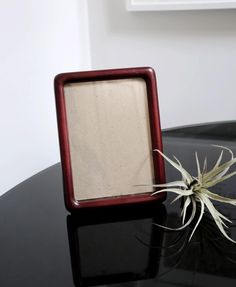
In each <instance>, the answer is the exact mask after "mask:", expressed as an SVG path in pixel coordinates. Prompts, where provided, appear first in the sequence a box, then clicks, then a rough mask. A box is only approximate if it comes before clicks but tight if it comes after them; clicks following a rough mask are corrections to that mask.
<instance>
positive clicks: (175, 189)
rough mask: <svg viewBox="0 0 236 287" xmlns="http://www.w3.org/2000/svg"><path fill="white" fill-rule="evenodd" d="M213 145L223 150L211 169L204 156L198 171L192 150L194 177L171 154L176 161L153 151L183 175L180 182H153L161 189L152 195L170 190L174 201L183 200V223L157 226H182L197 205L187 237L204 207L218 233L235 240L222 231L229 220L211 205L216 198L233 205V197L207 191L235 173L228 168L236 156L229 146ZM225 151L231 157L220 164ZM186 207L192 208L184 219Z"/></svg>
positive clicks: (234, 203) (235, 203)
mask: <svg viewBox="0 0 236 287" xmlns="http://www.w3.org/2000/svg"><path fill="white" fill-rule="evenodd" d="M214 146H215V147H218V148H221V149H222V150H221V153H220V156H219V158H218V159H217V161H216V163H215V165H214V167H213V168H212V169H211V170H210V171H207V167H206V166H207V164H206V163H207V161H206V159H205V161H204V164H203V168H202V170H201V168H200V164H199V160H198V155H197V153H195V157H196V165H197V176H196V177H195V176H192V175H190V174H189V173H188V172H187V171H186V170H185V169H184V168H183V166H182V164H181V163H180V161H179V160H178V159H177V158H176V157H174V158H175V161H173V160H171V159H170V158H168V157H167V156H166V155H164V154H163V153H162V152H161V151H159V150H154V151H156V152H158V153H159V154H161V156H163V157H164V158H165V159H166V160H167V161H168V162H169V163H170V164H171V165H172V166H173V167H174V168H175V169H177V170H178V171H179V172H180V173H181V175H182V180H180V181H173V182H170V183H166V184H155V185H153V186H154V187H158V188H163V189H160V190H158V191H156V192H154V193H153V194H152V195H155V194H158V193H161V192H171V193H175V194H177V196H176V197H175V199H174V200H173V201H172V202H175V201H177V200H178V199H182V200H183V205H182V210H181V217H182V225H181V226H180V227H178V228H170V227H167V226H163V225H159V226H160V227H163V228H165V229H167V230H181V229H184V228H185V227H187V226H188V225H189V224H190V223H191V222H192V221H193V220H194V218H195V216H196V214H197V213H196V211H197V205H200V214H199V216H198V218H197V221H196V224H195V226H194V228H193V231H192V233H191V235H190V238H189V240H191V238H192V236H193V234H194V232H195V230H196V228H197V227H198V225H199V223H200V221H201V219H202V217H203V214H204V211H205V208H207V209H208V211H209V212H210V214H211V216H212V218H213V219H214V221H215V223H216V225H217V226H218V228H219V230H220V231H221V233H222V234H223V235H224V236H225V237H226V238H227V239H228V240H230V241H232V242H234V243H236V241H235V240H233V239H232V238H230V237H229V236H228V235H227V233H226V231H225V228H227V227H228V226H227V225H226V223H225V222H229V223H232V222H231V220H230V219H228V218H227V217H225V216H224V215H223V214H222V213H220V212H219V211H218V210H217V209H216V208H215V207H214V205H213V203H212V201H211V200H213V201H218V202H221V203H228V204H232V205H236V199H231V198H227V197H224V196H221V195H218V194H215V193H213V192H212V191H210V190H209V188H211V187H213V186H215V185H216V184H218V183H220V182H223V181H224V180H226V179H229V178H230V177H232V176H234V175H236V171H233V172H230V173H228V172H229V169H230V167H231V166H232V165H233V164H234V163H236V157H234V154H233V152H232V151H231V150H230V149H229V148H226V147H223V146H216V145H214ZM224 151H227V152H228V153H229V154H230V160H228V161H226V162H223V163H222V157H223V153H224ZM189 207H192V210H191V214H190V216H189V218H188V219H187V220H186V213H187V209H188V208H189Z"/></svg>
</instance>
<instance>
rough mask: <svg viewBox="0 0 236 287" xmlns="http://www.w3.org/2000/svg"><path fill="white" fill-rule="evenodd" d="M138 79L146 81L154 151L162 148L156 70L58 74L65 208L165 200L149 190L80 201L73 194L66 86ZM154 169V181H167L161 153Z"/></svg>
mask: <svg viewBox="0 0 236 287" xmlns="http://www.w3.org/2000/svg"><path fill="white" fill-rule="evenodd" d="M136 78H141V79H143V80H144V81H145V83H146V91H147V102H148V111H149V123H150V133H151V145H152V150H153V149H159V150H162V136H161V128H160V116H159V107H158V98H157V87H156V77H155V72H154V70H153V69H152V68H149V67H147V68H126V69H113V70H100V71H87V72H73V73H64V74H59V75H57V76H56V78H55V83H54V84H55V96H56V108H57V119H58V131H59V139H60V151H61V161H62V169H63V182H64V197H65V204H66V208H67V209H68V210H69V211H74V210H76V209H78V208H87V207H99V206H112V205H126V204H138V203H142V202H148V201H153V200H161V201H162V200H164V199H165V194H160V195H158V196H150V193H144V194H143V193H141V194H132V195H122V196H114V197H108V198H97V199H92V200H90V199H88V200H77V199H76V198H75V195H74V186H73V174H72V166H71V152H70V145H69V127H68V121H67V113H66V104H65V91H64V87H65V85H67V84H73V83H82V82H99V81H109V80H111V81H112V80H122V79H136ZM153 169H154V177H155V182H156V183H163V182H164V181H165V172H164V163H163V159H162V157H161V156H160V155H159V154H158V153H153Z"/></svg>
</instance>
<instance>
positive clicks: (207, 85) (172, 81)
mask: <svg viewBox="0 0 236 287" xmlns="http://www.w3.org/2000/svg"><path fill="white" fill-rule="evenodd" d="M88 3H89V19H90V37H91V57H92V67H93V69H103V68H114V67H129V66H152V67H154V69H155V70H156V74H157V78H158V91H159V102H160V111H161V121H162V127H163V128H166V127H172V126H179V125H185V124H191V123H199V122H208V121H218V120H231V119H236V111H235V104H236V96H235V95H236V86H235V82H236V10H219V11H184V12H179V11H178V12H128V11H127V10H126V3H125V0H119V1H118V0H99V1H93V0H89V1H88Z"/></svg>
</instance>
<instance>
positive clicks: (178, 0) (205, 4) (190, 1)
mask: <svg viewBox="0 0 236 287" xmlns="http://www.w3.org/2000/svg"><path fill="white" fill-rule="evenodd" d="M235 8H236V0H231V1H230V0H215V1H208V0H201V1H196V0H172V1H168V2H164V1H163V0H155V1H150V2H148V1H136V0H127V10H128V11H140V12H141V11H176V10H211V9H212V10H213V9H235Z"/></svg>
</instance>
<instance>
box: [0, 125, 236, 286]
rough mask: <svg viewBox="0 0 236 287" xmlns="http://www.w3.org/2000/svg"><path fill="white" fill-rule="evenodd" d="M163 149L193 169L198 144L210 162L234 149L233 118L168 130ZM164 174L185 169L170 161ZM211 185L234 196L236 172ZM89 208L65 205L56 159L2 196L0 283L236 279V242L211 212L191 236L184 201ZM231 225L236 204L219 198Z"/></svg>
mask: <svg viewBox="0 0 236 287" xmlns="http://www.w3.org/2000/svg"><path fill="white" fill-rule="evenodd" d="M163 141H164V151H165V153H166V154H167V155H168V156H170V157H171V156H172V154H174V155H175V156H176V157H178V159H179V160H180V161H181V162H182V164H183V165H184V167H185V168H186V169H187V170H189V171H190V172H191V173H193V174H196V165H195V155H194V153H195V151H197V152H198V155H199V158H200V160H201V161H203V159H204V157H205V156H206V155H207V157H208V160H209V165H211V164H212V163H213V162H214V161H215V160H216V159H217V157H218V156H219V152H220V150H219V149H217V148H215V147H213V146H212V144H217V145H223V146H227V147H229V148H231V149H232V150H233V151H234V152H236V122H224V123H215V124H207V125H198V126H192V127H183V128H179V129H171V130H166V131H163ZM166 174H167V181H171V180H175V179H179V178H180V175H179V174H178V173H177V172H176V171H175V170H173V168H172V167H171V166H169V165H168V164H166ZM214 192H218V193H220V194H224V195H228V196H231V197H235V198H236V176H235V177H233V178H231V179H229V180H227V181H225V182H224V183H222V184H219V185H218V186H216V187H215V189H214ZM171 199H172V198H171V196H169V197H168V199H167V200H166V201H165V202H164V203H163V204H161V203H160V204H157V203H156V204H153V203H152V204H146V205H140V206H137V207H132V208H131V207H126V208H119V207H116V208H110V209H108V208H107V209H99V210H94V209H92V210H89V211H83V212H80V213H79V214H77V215H70V214H69V213H68V212H67V211H66V209H65V207H64V199H63V187H62V175H61V166H60V164H56V165H54V166H51V167H49V168H48V169H46V170H44V171H42V172H40V173H39V174H37V175H35V176H33V177H31V178H29V179H28V180H26V181H24V182H23V183H21V184H20V185H18V186H16V187H15V188H13V189H12V190H10V191H9V192H7V193H6V194H5V195H3V196H2V197H1V198H0V286H4V287H15V286H24V287H28V286H31V287H37V286H40V287H47V286H50V287H52V286H57V287H60V286H66V287H72V286H96V285H101V286H117V287H118V286H127V287H128V286H147V287H148V286H157V287H167V286H235V284H236V244H233V243H231V242H229V241H228V240H226V239H224V238H223V237H222V236H221V235H220V234H219V232H218V230H217V228H216V227H215V224H214V223H213V222H212V220H211V218H210V217H209V216H208V214H207V213H206V214H205V216H204V218H203V220H202V222H201V224H200V225H199V227H198V229H197V231H196V233H195V235H194V237H193V238H192V240H191V241H190V242H188V237H189V233H190V232H191V227H189V228H186V229H184V230H183V231H181V232H170V231H166V230H163V229H161V228H159V227H157V226H156V225H155V223H158V224H165V225H168V226H173V227H174V226H177V225H178V224H179V209H180V203H175V204H173V205H170V201H171ZM216 206H217V208H218V209H219V210H220V211H221V212H222V213H224V214H225V215H226V216H227V217H229V218H230V219H231V220H232V221H233V224H231V226H230V227H229V229H228V231H227V232H228V233H229V235H230V236H231V237H232V238H234V239H235V240H236V228H235V222H236V207H232V206H229V205H216Z"/></svg>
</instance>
